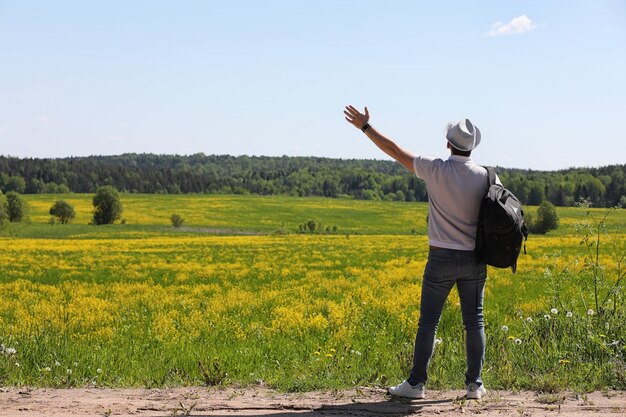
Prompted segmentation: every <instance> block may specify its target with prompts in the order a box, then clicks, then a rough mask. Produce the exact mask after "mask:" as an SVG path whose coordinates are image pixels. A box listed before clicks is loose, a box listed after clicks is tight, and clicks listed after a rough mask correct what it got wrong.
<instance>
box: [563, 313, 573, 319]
mask: <svg viewBox="0 0 626 417" xmlns="http://www.w3.org/2000/svg"><path fill="white" fill-rule="evenodd" d="M573 316H574V313H572V312H571V311H568V312H567V313H565V317H567V318H570V319H571V318H572V317H573Z"/></svg>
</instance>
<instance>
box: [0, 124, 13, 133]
mask: <svg viewBox="0 0 626 417" xmlns="http://www.w3.org/2000/svg"><path fill="white" fill-rule="evenodd" d="M10 130H11V128H10V127H9V126H0V135H3V134H5V133H8V132H9V131H10Z"/></svg>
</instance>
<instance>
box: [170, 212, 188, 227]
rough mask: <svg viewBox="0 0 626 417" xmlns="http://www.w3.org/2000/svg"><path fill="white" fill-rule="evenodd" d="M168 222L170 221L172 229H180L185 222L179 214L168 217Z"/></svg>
mask: <svg viewBox="0 0 626 417" xmlns="http://www.w3.org/2000/svg"><path fill="white" fill-rule="evenodd" d="M170 220H171V221H172V226H174V227H181V226H182V225H183V223H184V222H185V219H183V217H182V216H181V215H180V214H176V213H174V214H172V216H171V217H170Z"/></svg>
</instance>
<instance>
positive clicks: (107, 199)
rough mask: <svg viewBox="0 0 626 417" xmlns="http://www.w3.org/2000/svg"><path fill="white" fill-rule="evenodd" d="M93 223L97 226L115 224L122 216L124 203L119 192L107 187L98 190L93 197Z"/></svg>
mask: <svg viewBox="0 0 626 417" xmlns="http://www.w3.org/2000/svg"><path fill="white" fill-rule="evenodd" d="M92 203H93V207H94V213H93V223H95V224H98V225H99V224H113V223H115V221H116V220H118V219H119V218H120V217H121V215H122V202H121V201H120V196H119V194H118V192H117V190H116V189H115V188H114V187H112V186H110V185H105V186H103V187H99V188H98V189H97V190H96V194H95V195H94V196H93V201H92Z"/></svg>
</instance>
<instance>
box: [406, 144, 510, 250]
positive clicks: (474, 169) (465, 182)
mask: <svg viewBox="0 0 626 417" xmlns="http://www.w3.org/2000/svg"><path fill="white" fill-rule="evenodd" d="M413 170H414V171H415V175H417V177H418V178H421V179H423V180H424V181H425V182H426V189H427V191H428V204H429V214H428V243H429V244H430V245H431V246H437V247H440V248H446V249H456V250H467V251H471V250H474V247H475V246H476V225H477V223H478V212H479V210H480V202H481V199H482V196H483V195H484V194H485V191H486V190H487V175H488V174H487V170H486V169H485V168H483V167H482V166H480V165H478V164H477V163H475V162H474V161H472V159H471V158H469V157H465V156H459V155H451V156H450V157H449V158H448V159H447V160H446V161H444V160H442V159H435V158H432V157H429V156H416V157H415V159H413ZM498 182H499V180H498Z"/></svg>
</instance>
